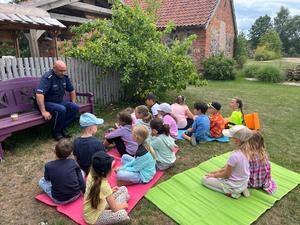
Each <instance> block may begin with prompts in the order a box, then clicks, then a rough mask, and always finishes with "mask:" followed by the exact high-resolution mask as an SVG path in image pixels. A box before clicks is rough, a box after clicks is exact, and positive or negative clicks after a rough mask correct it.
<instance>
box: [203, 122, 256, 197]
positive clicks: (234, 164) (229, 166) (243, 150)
mask: <svg viewBox="0 0 300 225" xmlns="http://www.w3.org/2000/svg"><path fill="white" fill-rule="evenodd" d="M223 135H224V136H226V137H229V138H230V141H231V142H232V143H233V144H234V145H235V150H234V151H233V152H232V153H231V155H230V157H229V159H228V161H227V163H226V165H225V166H224V167H223V168H222V169H220V170H217V171H215V172H211V173H209V174H207V175H206V176H204V177H203V178H202V184H203V185H204V186H206V187H208V188H210V189H212V190H214V191H218V192H221V193H225V194H226V195H228V196H230V197H232V198H239V197H240V196H241V193H243V194H244V196H245V197H248V196H250V193H249V191H248V189H247V186H248V180H249V176H250V171H249V161H248V160H249V157H250V155H251V152H250V149H249V139H250V138H251V137H252V136H253V133H252V131H251V130H250V129H249V128H247V127H245V126H243V125H236V126H234V127H232V128H230V129H225V130H223Z"/></svg>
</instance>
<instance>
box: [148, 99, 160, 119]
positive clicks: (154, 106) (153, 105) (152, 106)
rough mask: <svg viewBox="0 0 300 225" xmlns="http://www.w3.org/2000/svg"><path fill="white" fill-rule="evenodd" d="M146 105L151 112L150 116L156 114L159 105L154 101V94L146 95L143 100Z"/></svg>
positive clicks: (155, 115)
mask: <svg viewBox="0 0 300 225" xmlns="http://www.w3.org/2000/svg"><path fill="white" fill-rule="evenodd" d="M145 103H146V105H147V106H148V107H149V108H150V109H151V113H152V116H153V117H154V118H155V117H157V116H158V111H157V108H158V106H159V104H158V103H157V102H156V97H155V95H154V94H152V93H151V94H149V95H148V96H147V97H146V101H145Z"/></svg>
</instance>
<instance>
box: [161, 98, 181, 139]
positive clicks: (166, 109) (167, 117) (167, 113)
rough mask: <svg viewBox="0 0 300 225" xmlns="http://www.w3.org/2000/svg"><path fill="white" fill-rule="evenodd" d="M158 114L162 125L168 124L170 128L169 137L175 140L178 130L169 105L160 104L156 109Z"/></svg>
mask: <svg viewBox="0 0 300 225" xmlns="http://www.w3.org/2000/svg"><path fill="white" fill-rule="evenodd" d="M157 110H158V113H159V114H160V115H161V116H162V119H163V121H164V124H168V125H169V127H170V136H171V137H172V138H174V139H177V136H178V128H177V123H176V118H175V117H174V116H173V115H172V109H171V106H170V104H168V103H162V104H160V105H159V106H158V108H157Z"/></svg>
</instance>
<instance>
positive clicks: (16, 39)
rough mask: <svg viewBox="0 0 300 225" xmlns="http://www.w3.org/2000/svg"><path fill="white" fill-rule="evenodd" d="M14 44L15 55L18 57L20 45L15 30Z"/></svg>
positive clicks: (17, 33)
mask: <svg viewBox="0 0 300 225" xmlns="http://www.w3.org/2000/svg"><path fill="white" fill-rule="evenodd" d="M14 45H15V49H16V57H17V58H20V57H21V54H20V46H19V32H18V31H16V32H15V33H14Z"/></svg>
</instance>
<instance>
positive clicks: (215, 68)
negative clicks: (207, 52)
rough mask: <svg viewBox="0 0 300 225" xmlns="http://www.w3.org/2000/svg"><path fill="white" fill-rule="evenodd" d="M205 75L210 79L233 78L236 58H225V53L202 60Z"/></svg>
mask: <svg viewBox="0 0 300 225" xmlns="http://www.w3.org/2000/svg"><path fill="white" fill-rule="evenodd" d="M202 64H203V67H204V68H203V69H204V72H203V75H204V78H206V79H208V80H233V79H235V74H234V60H233V59H229V58H225V57H224V55H223V54H221V55H218V56H212V57H209V58H206V59H204V60H203V61H202Z"/></svg>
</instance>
